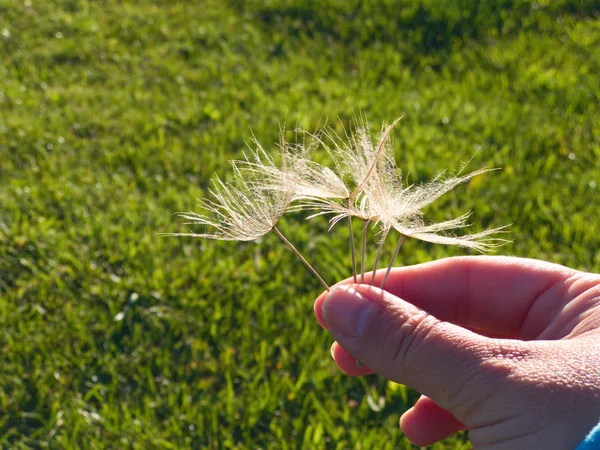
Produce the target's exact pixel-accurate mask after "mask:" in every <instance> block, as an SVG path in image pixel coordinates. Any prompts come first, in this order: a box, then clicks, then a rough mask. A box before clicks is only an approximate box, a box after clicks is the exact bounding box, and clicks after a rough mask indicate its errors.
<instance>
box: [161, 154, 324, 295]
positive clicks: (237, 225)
mask: <svg viewBox="0 0 600 450" xmlns="http://www.w3.org/2000/svg"><path fill="white" fill-rule="evenodd" d="M253 155H254V157H255V158H259V161H260V158H270V156H269V155H268V154H267V153H266V152H265V151H264V150H263V149H262V147H259V148H258V149H257V150H256V151H255V152H254V153H253ZM270 161H272V159H270ZM247 162H248V163H249V164H250V161H249V160H248V161H247ZM253 164H254V163H253ZM249 167H250V170H249V171H244V170H243V167H240V165H238V164H234V165H233V168H234V182H233V183H225V182H224V181H222V180H221V179H220V178H219V177H218V176H215V178H214V179H213V188H211V189H210V194H211V195H212V196H213V197H214V199H215V200H214V201H212V200H203V201H202V204H203V206H204V208H205V209H206V210H207V211H208V212H209V215H202V214H198V213H195V212H187V213H179V214H178V215H179V216H180V217H182V218H183V219H186V220H188V222H186V224H187V225H204V226H206V227H208V228H210V229H211V230H212V231H211V232H206V233H167V234H165V235H167V236H190V237H198V238H206V239H218V240H226V241H252V240H255V239H258V238H259V237H261V236H264V235H265V234H267V233H269V232H270V231H273V232H274V233H275V234H276V235H277V236H278V237H279V238H280V239H281V240H282V241H283V242H284V243H285V244H286V245H287V246H288V247H289V248H290V249H291V250H292V251H293V252H294V253H296V255H297V256H298V257H299V258H300V259H301V261H302V262H303V263H304V264H305V265H306V266H307V267H308V269H309V270H310V271H311V272H312V273H313V274H314V275H315V276H316V277H317V278H318V280H319V281H320V282H321V284H322V285H323V286H324V287H325V289H326V290H329V286H328V285H327V283H325V281H324V280H323V278H321V276H320V275H319V274H318V273H317V271H316V270H315V269H314V268H313V267H312V266H311V265H310V264H309V263H308V261H307V260H306V259H305V258H304V257H303V256H302V254H300V252H299V251H298V250H297V249H296V248H295V247H294V246H293V245H292V244H291V242H290V241H289V240H288V239H287V238H286V237H285V236H284V235H283V233H282V232H281V231H280V230H279V229H278V227H277V224H278V222H279V220H280V219H281V217H282V216H283V215H284V214H285V213H286V212H287V211H288V209H289V207H290V204H291V202H292V201H293V200H294V196H295V194H294V192H295V184H294V180H293V179H291V178H290V176H289V173H288V172H287V171H286V170H280V171H279V174H278V175H279V184H278V186H277V187H276V188H275V187H274V186H273V185H271V184H264V180H265V179H264V178H263V179H262V181H261V178H260V177H252V176H251V175H252V174H253V173H254V174H257V173H258V172H256V170H255V169H254V168H252V167H253V166H252V165H249ZM247 172H249V173H247ZM248 175H250V176H248ZM267 179H268V180H269V183H271V181H272V179H271V178H267Z"/></svg>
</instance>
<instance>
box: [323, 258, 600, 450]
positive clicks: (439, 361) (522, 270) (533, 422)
mask: <svg viewBox="0 0 600 450" xmlns="http://www.w3.org/2000/svg"><path fill="white" fill-rule="evenodd" d="M383 275H384V273H383V271H380V272H378V273H377V274H376V279H375V285H376V286H377V285H378V282H380V281H381V279H382V278H383ZM369 282H370V277H367V279H366V280H365V283H369ZM315 314H316V317H317V320H318V321H319V323H320V324H321V325H322V326H323V327H324V328H326V329H328V330H329V332H330V333H331V335H332V336H333V339H334V340H335V343H334V344H333V346H332V348H331V353H332V356H333V359H334V360H335V362H336V364H337V365H338V366H339V368H340V369H341V370H342V371H343V372H345V373H346V374H348V375H352V376H362V375H367V374H371V373H377V374H380V375H382V376H384V377H386V378H388V379H390V380H393V381H395V382H398V383H402V384H406V385H408V386H410V387H411V388H413V389H416V390H417V391H419V392H421V393H422V394H423V396H422V397H421V398H420V399H419V400H418V401H417V403H416V404H415V405H414V406H413V407H412V408H411V409H409V410H408V411H406V412H405V413H404V415H402V417H401V419H400V427H401V428H402V430H403V432H404V433H405V435H406V436H407V438H408V439H409V440H411V441H412V442H413V443H414V444H416V445H422V446H425V445H431V444H433V443H435V442H437V441H439V440H442V439H444V438H445V437H447V436H450V435H452V434H454V433H456V432H457V431H459V430H463V429H467V430H469V438H470V440H471V443H472V445H473V448H474V449H477V450H480V449H481V450H483V449H486V450H487V449H494V450H504V449H506V450H509V449H510V450H515V449H516V450H518V449H531V448H544V449H548V450H552V449H557V450H565V449H574V448H575V447H576V446H577V445H578V444H579V443H580V442H581V441H582V440H583V438H584V437H585V435H586V433H587V432H588V431H589V430H590V429H591V428H592V427H593V426H594V425H595V424H596V423H598V420H599V419H600V275H597V274H591V273H584V272H579V271H576V270H572V269H569V268H567V267H563V266H559V265H556V264H550V263H547V262H543V261H536V260H530V259H521V258H505V257H485V256H483V257H460V258H448V259H443V260H439V261H435V262H431V263H427V264H421V265H417V266H412V267H405V268H399V269H395V270H394V271H393V272H392V273H391V275H390V277H389V279H388V281H387V284H386V286H385V291H382V290H381V289H378V288H376V287H373V286H370V285H368V284H362V285H360V284H353V283H352V279H349V280H345V281H342V282H341V283H339V284H337V285H336V286H335V287H334V288H333V289H332V290H331V291H330V292H329V293H326V292H325V293H323V294H321V295H320V296H319V297H318V298H317V300H316V302H315ZM356 360H358V361H361V363H362V367H357V365H356Z"/></svg>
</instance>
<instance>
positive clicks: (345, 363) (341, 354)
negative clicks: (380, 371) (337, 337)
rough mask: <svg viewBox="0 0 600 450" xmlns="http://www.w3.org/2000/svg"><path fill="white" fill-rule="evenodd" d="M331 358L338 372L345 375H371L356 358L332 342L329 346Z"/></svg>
mask: <svg viewBox="0 0 600 450" xmlns="http://www.w3.org/2000/svg"><path fill="white" fill-rule="evenodd" d="M331 356H332V358H333V360H334V361H335V363H336V364H337V366H338V367H339V368H340V370H341V371H342V372H344V373H345V374H346V375H351V376H353V377H362V376H364V375H371V374H372V373H373V371H372V370H371V369H369V368H368V367H366V366H365V365H363V364H362V363H361V362H358V361H357V360H356V358H354V357H353V356H352V355H351V354H349V353H348V352H347V351H346V350H344V349H343V348H342V347H341V346H340V345H339V344H338V343H337V342H334V343H333V345H332V346H331Z"/></svg>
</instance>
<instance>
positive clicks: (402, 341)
mask: <svg viewBox="0 0 600 450" xmlns="http://www.w3.org/2000/svg"><path fill="white" fill-rule="evenodd" d="M438 323H439V321H438V320H437V319H435V318H434V317H432V316H430V315H429V314H427V313H425V312H424V311H420V310H418V311H413V312H409V313H407V312H402V313H401V314H397V315H396V316H395V317H394V320H393V323H390V324H388V325H387V326H386V333H387V334H388V336H387V339H385V342H388V345H389V346H390V348H389V349H387V350H388V351H386V353H387V354H388V355H391V361H390V364H391V365H392V367H394V368H396V370H401V369H402V368H403V367H406V366H408V365H410V364H411V362H412V361H413V360H414V359H415V358H416V356H417V355H418V354H419V349H420V348H421V346H422V345H423V343H424V342H425V341H427V340H428V339H429V338H430V337H431V335H432V334H434V333H435V328H436V327H437V324H438Z"/></svg>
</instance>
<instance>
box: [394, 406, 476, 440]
mask: <svg viewBox="0 0 600 450" xmlns="http://www.w3.org/2000/svg"><path fill="white" fill-rule="evenodd" d="M400 428H401V429H402V432H403V433H404V434H405V435H406V437H407V438H408V440H409V441H411V442H412V443H413V444H415V445H419V446H427V445H432V444H434V443H436V442H438V441H441V440H442V439H444V438H447V437H448V436H451V435H453V434H455V433H457V432H459V431H461V430H464V429H466V428H465V426H464V425H463V424H462V423H460V422H459V421H458V420H457V419H456V417H454V416H453V415H452V413H450V412H448V411H446V410H445V409H442V408H440V407H439V406H438V405H437V404H436V403H435V402H434V401H433V400H431V399H430V398H428V397H425V396H424V395H423V396H421V398H420V399H419V400H418V401H417V403H416V404H415V406H413V407H412V408H410V409H409V410H408V411H406V412H405V413H404V414H403V415H402V417H401V418H400Z"/></svg>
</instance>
